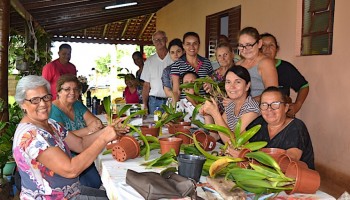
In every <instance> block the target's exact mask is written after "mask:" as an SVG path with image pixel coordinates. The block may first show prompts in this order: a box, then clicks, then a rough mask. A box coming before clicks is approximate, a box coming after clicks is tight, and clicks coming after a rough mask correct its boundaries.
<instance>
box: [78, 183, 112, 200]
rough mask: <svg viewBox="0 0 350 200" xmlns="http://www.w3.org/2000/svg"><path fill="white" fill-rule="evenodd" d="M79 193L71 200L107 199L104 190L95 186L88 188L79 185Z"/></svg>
mask: <svg viewBox="0 0 350 200" xmlns="http://www.w3.org/2000/svg"><path fill="white" fill-rule="evenodd" d="M79 189H80V195H77V196H75V197H73V198H71V200H108V198H107V194H106V191H104V190H99V189H96V188H90V187H86V186H83V185H81V186H80V187H79Z"/></svg>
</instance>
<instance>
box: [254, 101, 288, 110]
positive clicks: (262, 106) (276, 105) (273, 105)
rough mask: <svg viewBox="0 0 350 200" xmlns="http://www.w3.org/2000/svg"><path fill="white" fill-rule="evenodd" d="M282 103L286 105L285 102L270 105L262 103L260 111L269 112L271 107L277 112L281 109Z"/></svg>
mask: <svg viewBox="0 0 350 200" xmlns="http://www.w3.org/2000/svg"><path fill="white" fill-rule="evenodd" d="M281 103H285V102H281V101H275V102H272V103H270V104H268V103H261V104H260V109H261V110H267V109H269V107H270V108H271V109H272V110H277V109H279V108H280V105H281Z"/></svg>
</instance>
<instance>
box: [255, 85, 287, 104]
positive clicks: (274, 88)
mask: <svg viewBox="0 0 350 200" xmlns="http://www.w3.org/2000/svg"><path fill="white" fill-rule="evenodd" d="M267 92H277V93H279V94H280V95H281V98H282V101H283V102H288V98H287V95H285V94H284V92H283V91H282V90H281V89H280V88H278V87H276V86H270V87H267V88H265V90H264V91H263V92H262V93H261V97H262V95H263V94H265V93H267Z"/></svg>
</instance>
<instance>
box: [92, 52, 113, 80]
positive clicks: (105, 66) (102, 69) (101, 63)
mask: <svg viewBox="0 0 350 200" xmlns="http://www.w3.org/2000/svg"><path fill="white" fill-rule="evenodd" d="M95 63H96V72H97V73H99V74H101V75H103V76H105V75H107V74H109V73H110V72H111V68H110V66H111V63H112V61H111V55H110V54H107V56H105V57H99V58H98V59H97V60H95Z"/></svg>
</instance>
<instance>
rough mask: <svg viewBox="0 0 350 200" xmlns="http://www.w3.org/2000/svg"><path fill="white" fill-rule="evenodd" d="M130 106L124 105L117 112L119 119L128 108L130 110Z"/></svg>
mask: <svg viewBox="0 0 350 200" xmlns="http://www.w3.org/2000/svg"><path fill="white" fill-rule="evenodd" d="M131 106H132V105H131V104H126V105H124V106H123V107H122V109H120V110H119V112H118V117H121V116H122V115H123V114H124V113H125V112H126V111H127V110H129V108H131Z"/></svg>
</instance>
